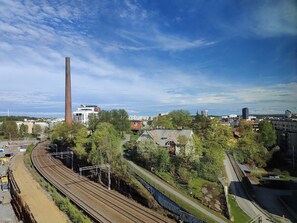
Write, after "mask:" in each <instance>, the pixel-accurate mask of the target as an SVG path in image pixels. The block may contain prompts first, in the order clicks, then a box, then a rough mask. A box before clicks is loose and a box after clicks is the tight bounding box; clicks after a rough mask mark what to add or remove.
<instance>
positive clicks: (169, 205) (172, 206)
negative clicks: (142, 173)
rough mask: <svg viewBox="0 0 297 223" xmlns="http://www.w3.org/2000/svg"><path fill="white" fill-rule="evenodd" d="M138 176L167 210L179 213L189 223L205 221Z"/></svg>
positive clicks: (181, 218) (202, 222)
mask: <svg viewBox="0 0 297 223" xmlns="http://www.w3.org/2000/svg"><path fill="white" fill-rule="evenodd" d="M136 178H137V179H138V180H139V182H140V183H142V185H143V186H144V187H145V188H146V189H147V190H148V191H149V192H150V193H151V194H152V195H153V196H154V198H155V199H156V200H157V201H158V202H159V204H160V205H161V206H162V207H164V208H166V209H167V210H169V211H171V212H173V213H175V214H176V215H178V216H179V218H180V220H182V221H184V222H189V223H205V222H204V221H203V220H201V219H199V218H197V217H195V216H194V215H191V214H189V213H188V212H186V211H184V210H183V209H182V208H181V207H180V206H178V205H177V204H176V203H175V202H173V201H172V200H170V199H169V198H168V197H166V196H165V195H164V194H162V193H161V192H160V191H158V190H157V189H156V188H155V187H153V186H151V185H150V184H148V183H147V182H146V181H144V180H143V179H142V178H140V177H139V176H138V175H136Z"/></svg>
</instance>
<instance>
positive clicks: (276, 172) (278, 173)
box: [272, 168, 282, 175]
mask: <svg viewBox="0 0 297 223" xmlns="http://www.w3.org/2000/svg"><path fill="white" fill-rule="evenodd" d="M272 171H273V172H274V173H275V174H276V175H282V172H281V171H280V169H277V168H274V169H273V170H272Z"/></svg>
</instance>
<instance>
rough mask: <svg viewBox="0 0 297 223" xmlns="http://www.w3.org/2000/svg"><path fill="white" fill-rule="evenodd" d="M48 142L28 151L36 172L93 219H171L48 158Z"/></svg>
mask: <svg viewBox="0 0 297 223" xmlns="http://www.w3.org/2000/svg"><path fill="white" fill-rule="evenodd" d="M47 144H48V143H47V142H44V143H40V144H39V145H38V146H37V147H36V148H35V149H34V150H33V151H32V153H31V160H32V163H33V165H34V166H35V168H36V169H37V171H38V172H39V173H40V174H41V175H42V176H43V177H44V178H45V179H47V180H48V181H49V182H50V183H51V184H53V185H54V186H55V187H56V188H57V189H58V190H59V191H60V192H61V193H62V194H64V195H65V196H67V197H69V199H71V200H72V201H73V202H74V203H75V204H76V205H77V206H79V207H80V208H81V209H82V210H83V211H84V212H85V213H87V214H88V215H89V216H90V217H91V218H92V219H93V220H95V221H96V222H173V221H172V220H171V219H168V218H166V217H164V216H162V215H160V214H158V213H156V212H154V211H153V210H150V209H148V208H146V207H144V206H142V205H141V204H139V203H137V202H135V201H133V200H131V199H129V198H127V197H125V196H123V195H122V194H120V193H118V192H116V191H114V190H108V189H107V188H105V187H103V186H101V185H100V184H97V183H95V182H93V181H90V180H89V179H88V178H86V177H79V175H78V174H77V173H75V172H73V171H72V170H70V169H69V168H67V167H66V166H65V165H63V164H62V162H61V161H60V160H59V159H55V158H50V156H49V155H48V152H47V150H46V148H45V147H46V145H47Z"/></svg>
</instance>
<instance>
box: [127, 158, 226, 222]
mask: <svg viewBox="0 0 297 223" xmlns="http://www.w3.org/2000/svg"><path fill="white" fill-rule="evenodd" d="M127 162H129V163H130V164H131V166H133V167H134V168H135V169H137V170H138V171H139V172H141V173H142V174H144V175H145V176H146V177H148V178H150V179H151V180H153V181H154V182H155V183H156V184H158V185H159V186H160V187H162V188H163V189H164V190H167V191H169V192H170V193H172V194H174V195H175V196H176V197H179V198H180V199H182V200H183V201H184V202H186V203H188V204H189V205H191V206H193V207H194V208H196V209H198V210H199V211H201V212H203V213H204V214H205V215H207V216H208V217H210V218H212V219H214V220H215V221H216V222H220V223H224V222H226V221H224V220H223V219H221V218H219V217H217V216H215V215H214V214H212V213H211V212H208V210H206V209H204V208H203V207H201V206H199V205H198V204H196V203H195V202H193V201H191V200H190V199H188V198H187V197H185V196H184V195H182V194H180V193H178V192H177V191H175V190H173V189H172V188H170V187H169V186H167V185H166V184H164V183H163V182H162V181H161V180H160V179H158V178H157V177H155V176H153V175H152V174H148V173H147V172H145V171H143V170H142V168H141V167H139V166H137V165H136V164H135V163H133V162H132V161H129V160H127Z"/></svg>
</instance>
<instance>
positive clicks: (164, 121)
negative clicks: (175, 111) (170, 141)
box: [152, 115, 174, 129]
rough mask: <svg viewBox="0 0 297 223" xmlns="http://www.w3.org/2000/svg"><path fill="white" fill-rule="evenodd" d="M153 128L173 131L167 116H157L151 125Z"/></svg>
mask: <svg viewBox="0 0 297 223" xmlns="http://www.w3.org/2000/svg"><path fill="white" fill-rule="evenodd" d="M152 125H153V127H154V128H164V129H174V127H173V124H172V121H171V118H170V116H169V115H162V116H158V117H156V118H155V119H154V120H153V123H152Z"/></svg>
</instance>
